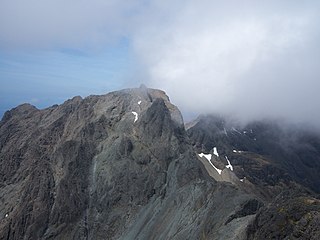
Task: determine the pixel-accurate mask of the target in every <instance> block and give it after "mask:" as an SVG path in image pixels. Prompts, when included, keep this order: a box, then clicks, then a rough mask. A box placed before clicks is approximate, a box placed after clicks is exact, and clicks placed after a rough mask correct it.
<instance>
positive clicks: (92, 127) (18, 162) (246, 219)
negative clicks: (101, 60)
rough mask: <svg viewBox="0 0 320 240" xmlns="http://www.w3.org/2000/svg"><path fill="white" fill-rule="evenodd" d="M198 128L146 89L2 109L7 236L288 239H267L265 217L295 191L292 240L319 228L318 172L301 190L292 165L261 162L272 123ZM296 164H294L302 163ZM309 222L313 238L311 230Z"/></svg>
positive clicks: (0, 172)
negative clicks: (297, 208)
mask: <svg viewBox="0 0 320 240" xmlns="http://www.w3.org/2000/svg"><path fill="white" fill-rule="evenodd" d="M202 119H205V121H202V122H197V123H196V124H195V125H194V126H192V127H191V128H188V129H185V127H184V122H183V118H182V115H181V113H180V111H179V109H178V108H177V107H176V106H174V105H173V104H172V103H170V101H169V97H168V96H167V95H166V94H165V92H163V91H161V90H156V89H149V88H146V87H145V86H141V87H140V88H134V89H126V90H121V91H116V92H111V93H108V94H106V95H100V96H97V95H92V96H89V97H86V98H83V99H82V98H81V97H74V98H72V99H70V100H67V101H66V102H65V103H63V104H61V105H54V106H52V107H49V108H46V109H43V110H39V109H37V108H35V107H34V106H32V105H30V104H23V105H20V106H18V107H17V108H14V109H12V110H10V111H7V112H6V113H5V114H4V116H3V118H2V120H1V122H0V150H1V151H0V163H1V168H0V196H1V203H2V204H1V206H0V238H1V239H168V238H169V239H261V238H260V237H261V236H262V234H264V236H265V237H266V236H271V235H272V234H274V235H276V236H283V234H286V236H289V232H288V231H287V230H288V229H286V232H285V233H282V232H281V231H282V229H276V230H275V231H274V232H270V231H269V232H268V231H267V230H266V229H267V228H264V226H267V224H268V222H266V221H264V220H263V219H268V217H270V216H271V214H274V211H277V209H276V208H275V209H276V210H274V208H272V207H270V206H273V205H274V204H276V203H273V202H272V199H273V198H274V197H276V196H278V195H279V194H281V193H282V192H285V191H289V192H290V194H294V193H296V192H299V191H300V193H301V194H300V195H299V196H297V197H295V198H294V199H298V200H299V199H300V198H301V199H302V200H301V201H300V200H299V201H298V200H297V203H296V205H297V206H300V205H301V206H305V207H304V208H301V209H302V210H301V213H300V215H299V216H298V217H296V218H295V221H296V222H299V224H298V225H297V226H295V225H294V224H292V226H291V225H290V226H291V228H290V229H295V230H296V232H295V234H296V235H297V234H298V233H300V232H299V231H301V229H302V228H303V227H305V225H303V224H304V223H303V221H304V220H303V219H304V218H305V219H309V218H307V215H308V214H311V215H310V216H311V219H312V221H313V222H315V221H316V219H317V217H318V212H319V204H318V200H317V199H318V198H317V194H316V193H314V192H313V191H315V192H317V190H318V189H317V184H318V182H317V178H316V176H318V175H316V174H314V173H312V174H310V176H308V179H307V180H306V181H303V179H301V177H299V176H300V175H299V174H296V173H294V172H289V173H288V174H289V175H288V178H287V177H286V176H285V175H283V173H285V170H286V168H284V167H285V166H286V165H285V164H286V163H287V158H285V157H284V158H279V159H276V160H277V161H279V162H280V167H279V166H278V165H277V164H275V162H273V158H274V157H272V156H273V155H272V154H271V157H272V159H271V160H270V159H268V158H267V157H266V154H265V153H273V152H272V151H271V150H270V148H271V149H272V148H273V145H272V146H271V147H269V145H268V144H269V142H268V141H262V140H260V137H261V138H262V136H267V137H269V135H266V133H269V130H268V129H269V126H268V127H266V129H267V131H263V128H261V129H260V126H259V127H258V128H254V131H258V130H259V134H258V135H254V136H253V135H252V136H249V137H247V136H246V135H244V136H242V135H243V133H241V132H240V130H242V131H243V129H237V128H234V129H232V128H228V127H227V126H225V125H224V121H223V119H221V118H215V117H210V116H203V117H202ZM217 119H218V120H217ZM206 122H208V123H209V124H206ZM260 130H261V131H260ZM249 132H250V130H249ZM271 132H273V131H271ZM263 134H264V135H263ZM227 135H229V137H227ZM270 136H273V135H272V134H271V135H270ZM247 138H248V139H247ZM254 138H257V140H254ZM249 140H250V141H249ZM270 141H271V142H272V141H273V139H271V140H270ZM313 141H315V143H314V149H311V150H310V149H309V148H306V147H303V148H302V150H303V153H304V154H305V156H308V159H311V160H312V164H318V162H319V161H318V157H319V155H317V154H316V153H318V152H317V151H318V148H317V147H318V146H320V145H318V142H317V141H318V140H317V138H315V139H312V138H311V139H308V141H306V142H308V143H310V144H311V143H312V142H313ZM310 144H309V145H308V146H311V145H312V144H311V145H310ZM312 146H313V145H312ZM215 148H216V149H215ZM244 148H246V149H244ZM233 150H235V151H238V152H233ZM280 150H281V148H280ZM280 150H279V151H277V152H276V153H278V152H279V153H282V150H281V151H280ZM307 150H308V151H307ZM244 151H246V153H245V152H244ZM268 151H269V152H268ZM270 151H271V152H270ZM201 153H205V154H211V158H210V160H208V159H207V158H206V157H205V156H204V155H201V156H200V155H199V154H201ZM218 153H219V156H217V155H218ZM307 153H308V154H309V155H308V154H307ZM310 154H311V155H310ZM297 156H298V155H297ZM299 156H300V155H299ZM310 156H311V157H310ZM301 159H302V160H301ZM301 159H300V158H296V162H298V163H299V164H300V162H301V161H302V163H305V161H303V159H304V158H303V157H301ZM211 164H212V165H214V166H217V168H219V169H220V168H221V169H222V174H221V175H220V174H219V173H217V171H216V170H214V169H213V168H212V165H211ZM281 164H282V165H281ZM226 166H229V167H226ZM315 166H316V167H317V166H318V165H315ZM241 167H242V168H243V169H245V170H246V171H243V170H242V169H241ZM305 169H307V168H305ZM303 171H305V172H306V170H303ZM271 173H272V174H271ZM307 173H308V172H307ZM246 174H247V175H246ZM270 174H271V175H270ZM241 180H242V181H241ZM301 190H302V191H301ZM290 194H288V195H290ZM299 197H300V198H299ZM313 199H315V200H313ZM289 200H290V199H285V200H283V208H284V210H283V212H285V211H286V210H287V209H286V208H285V206H286V205H285V203H287V202H288V201H289ZM306 202H307V203H308V204H305V203H306ZM309 203H310V204H309ZM299 204H300V205H299ZM303 204H304V205H303ZM289 210H290V211H289ZM289 210H288V214H289V215H290V214H292V211H293V210H292V209H289ZM283 212H281V213H283ZM278 215H279V214H278ZM290 216H291V215H290ZM308 216H309V215H308ZM281 221H282V222H281ZM283 221H284V220H283V219H280V220H279V222H280V223H281V224H282V223H283ZM311 225H312V226H311V227H310V228H308V230H310V231H309V232H310V233H307V235H306V236H310V234H311V233H312V234H313V233H316V229H315V227H314V224H313V223H312V224H311ZM261 226H262V227H261ZM260 229H263V231H262V230H261V231H260ZM290 229H289V230H290ZM277 234H278V235H277ZM281 234H282V235H281ZM300 234H301V233H300ZM308 234H309V235H308ZM316 234H317V233H316ZM272 236H273V235H272Z"/></svg>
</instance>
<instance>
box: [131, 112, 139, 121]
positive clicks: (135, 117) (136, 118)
mask: <svg viewBox="0 0 320 240" xmlns="http://www.w3.org/2000/svg"><path fill="white" fill-rule="evenodd" d="M132 114H133V115H134V123H135V122H136V121H138V113H136V112H132Z"/></svg>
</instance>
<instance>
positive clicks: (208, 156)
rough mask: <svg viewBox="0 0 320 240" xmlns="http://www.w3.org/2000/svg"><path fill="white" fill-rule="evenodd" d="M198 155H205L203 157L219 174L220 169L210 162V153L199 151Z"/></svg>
mask: <svg viewBox="0 0 320 240" xmlns="http://www.w3.org/2000/svg"><path fill="white" fill-rule="evenodd" d="M198 155H199V157H205V158H206V159H207V160H208V162H209V163H210V165H211V166H212V167H213V168H214V169H215V170H216V171H217V172H218V173H219V174H220V175H221V172H222V170H221V169H219V168H217V167H216V166H215V165H213V164H212V162H211V157H212V155H211V154H204V153H200V154H198Z"/></svg>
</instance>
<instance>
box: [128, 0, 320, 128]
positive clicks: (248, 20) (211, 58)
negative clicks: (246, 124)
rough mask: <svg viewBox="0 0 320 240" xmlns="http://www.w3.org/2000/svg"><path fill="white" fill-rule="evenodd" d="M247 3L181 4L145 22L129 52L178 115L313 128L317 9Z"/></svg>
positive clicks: (319, 98)
mask: <svg viewBox="0 0 320 240" xmlns="http://www.w3.org/2000/svg"><path fill="white" fill-rule="evenodd" d="M251 3H253V2H251V1H245V2H242V1H241V2H240V1H231V4H229V2H228V3H224V4H221V3H220V2H218V1H204V2H201V3H199V2H197V3H195V2H189V3H188V4H185V5H182V6H181V8H180V9H179V11H177V12H176V13H175V14H174V15H173V16H172V18H171V22H166V23H165V24H160V20H159V19H157V18H155V19H152V21H145V22H146V25H141V26H140V28H141V29H142V30H140V31H139V32H138V34H137V35H136V36H135V38H134V39H135V45H134V46H135V47H136V53H137V55H138V56H139V57H140V58H141V59H142V61H143V63H144V64H145V67H146V69H147V71H148V76H149V77H150V79H151V85H152V86H154V87H158V88H163V89H165V90H166V91H167V92H168V93H169V95H170V96H171V99H172V100H173V101H174V102H175V103H176V104H177V105H178V106H180V107H182V109H183V110H184V111H191V112H192V111H197V112H202V113H203V112H207V113H210V112H218V113H223V114H232V115H234V116H236V117H239V118H241V119H243V120H252V119H255V118H265V117H272V118H274V117H276V118H278V117H280V118H286V119H290V120H294V121H310V120H311V121H313V119H314V122H316V121H317V118H318V117H320V113H319V112H318V111H315V109H317V108H318V105H319V102H320V95H318V94H316V89H319V87H320V83H319V81H318V77H319V76H320V71H319V70H318V69H319V66H317V64H316V62H315V60H316V59H319V46H318V45H319V44H318V42H319V40H320V39H319V32H320V30H318V27H317V26H318V23H319V20H320V19H319V15H317V14H318V12H319V5H318V4H314V5H312V6H310V5H304V4H300V3H297V2H296V3H294V2H282V4H278V2H275V1H268V3H265V4H261V5H258V4H257V2H256V4H251ZM155 16H156V17H157V16H161V14H159V13H158V14H156V15H155ZM155 26H157V27H155ZM152 27H154V28H152ZM318 63H319V61H318ZM310 94H311V95H310ZM311 118H312V119H311Z"/></svg>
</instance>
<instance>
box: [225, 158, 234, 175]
mask: <svg viewBox="0 0 320 240" xmlns="http://www.w3.org/2000/svg"><path fill="white" fill-rule="evenodd" d="M225 158H226V159H227V162H228V165H227V166H226V168H230V170H231V171H233V166H232V165H231V163H230V161H229V159H228V157H227V156H225Z"/></svg>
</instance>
